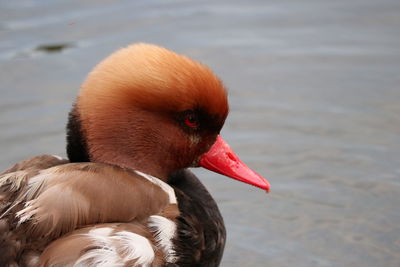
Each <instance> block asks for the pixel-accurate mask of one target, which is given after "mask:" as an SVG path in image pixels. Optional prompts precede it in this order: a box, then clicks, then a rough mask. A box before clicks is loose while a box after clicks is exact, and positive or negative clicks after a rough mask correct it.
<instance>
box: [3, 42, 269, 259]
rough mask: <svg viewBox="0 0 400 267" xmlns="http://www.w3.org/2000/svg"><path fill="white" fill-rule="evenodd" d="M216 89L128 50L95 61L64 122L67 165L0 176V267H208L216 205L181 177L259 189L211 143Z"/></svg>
mask: <svg viewBox="0 0 400 267" xmlns="http://www.w3.org/2000/svg"><path fill="white" fill-rule="evenodd" d="M228 112H229V105H228V96H227V89H226V88H225V86H224V84H223V82H222V81H221V80H220V79H219V78H218V77H217V76H216V74H214V73H213V71H212V70H211V69H210V68H208V67H207V66H206V65H204V64H202V63H200V62H198V61H195V60H192V59H190V58H189V57H187V56H184V55H181V54H177V53H175V52H173V51H171V50H168V49H166V48H163V47H160V46H157V45H153V44H147V43H136V44H132V45H129V46H127V47H124V48H121V49H119V50H117V51H116V52H114V53H112V54H111V55H110V56H108V57H107V58H106V59H104V60H103V61H101V62H100V63H99V64H98V65H97V66H95V67H94V69H93V70H92V71H91V72H90V73H89V74H88V76H87V78H86V80H85V81H84V82H83V84H82V86H81V88H80V91H79V94H78V96H77V97H76V101H75V102H74V104H73V105H72V109H71V111H70V113H69V116H68V123H67V127H66V139H67V145H66V152H67V156H68V159H64V158H62V157H59V156H55V155H48V154H43V155H39V156H34V157H32V158H28V159H25V160H23V161H21V162H18V163H16V164H15V165H14V166H12V167H10V168H9V169H7V170H6V171H4V172H3V173H1V175H0V251H1V253H0V266H218V265H219V264H220V261H221V258H222V255H223V250H224V246H225V241H226V230H225V226H224V221H223V218H222V216H221V213H220V211H219V209H218V206H217V204H216V202H215V201H214V199H213V198H212V196H211V195H210V193H209V192H208V191H207V189H206V188H205V187H204V185H203V184H202V183H201V182H200V180H199V179H198V178H197V177H196V176H195V175H194V174H193V172H192V171H190V170H189V169H188V168H194V167H203V168H206V169H209V170H210V171H213V172H216V173H220V174H222V175H225V176H227V177H230V178H233V179H236V180H239V181H241V182H244V183H247V184H249V185H252V186H256V187H259V188H261V189H263V190H265V191H267V192H268V191H269V190H270V184H269V182H268V181H267V180H266V179H265V178H263V177H262V176H261V175H259V174H258V173H256V172H255V171H253V170H252V169H250V168H249V167H248V166H246V165H245V164H244V163H243V162H242V161H241V160H240V158H239V157H238V156H237V155H236V154H235V153H234V151H233V150H232V149H231V148H230V146H229V145H228V143H227V142H226V141H225V140H224V139H223V138H222V137H221V135H220V131H221V129H222V126H223V125H224V122H225V120H226V117H227V115H228Z"/></svg>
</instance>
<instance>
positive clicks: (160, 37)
mask: <svg viewBox="0 0 400 267" xmlns="http://www.w3.org/2000/svg"><path fill="white" fill-rule="evenodd" d="M0 7H1V8H0V18H1V20H0V92H1V98H0V129H1V131H0V145H1V149H2V153H1V156H0V167H1V169H5V168H7V167H8V166H10V165H11V164H12V163H13V162H15V161H18V160H21V159H24V158H26V157H29V156H32V155H35V154H40V153H51V154H59V155H65V153H64V146H65V141H64V125H65V121H66V114H67V112H68V110H69V108H70V105H71V103H72V101H73V100H74V96H75V95H76V93H77V91H78V88H79V86H80V84H81V82H82V81H83V79H84V78H85V76H86V74H87V73H88V72H89V71H90V69H91V68H92V67H93V66H94V65H95V64H96V63H97V62H98V61H99V60H101V59H102V58H104V57H105V56H106V55H108V54H109V53H111V52H112V51H114V50H115V49H117V48H119V47H122V46H125V45H128V44H130V43H133V42H138V41H145V42H151V43H156V44H160V45H163V46H166V47H168V48H170V49H173V50H175V51H177V52H180V53H184V54H186V55H189V56H191V57H194V58H196V59H198V60H200V61H202V62H204V63H206V64H208V65H209V66H210V67H211V68H213V69H214V70H215V71H216V72H217V74H218V75H219V76H220V77H221V78H222V79H223V80H224V81H225V83H226V85H227V87H228V88H229V90H230V103H231V113H230V116H229V119H228V120H227V122H226V125H225V128H224V130H223V135H224V136H225V139H227V140H228V141H229V142H230V143H231V145H232V147H233V148H234V149H235V150H236V152H237V153H238V154H239V155H240V156H241V157H242V159H243V160H244V161H246V162H247V163H248V164H249V165H250V166H251V167H252V168H254V169H255V170H257V171H258V172H260V173H262V174H264V175H265V176H267V177H269V180H270V182H271V184H272V191H271V193H270V194H269V195H266V194H265V193H264V192H262V191H261V190H258V189H256V188H251V187H249V186H247V185H244V184H240V183H237V182H235V181H232V180H228V179H225V178H224V177H222V176H219V175H217V174H213V173H210V172H207V171H202V170H197V171H196V173H197V174H199V176H201V178H202V180H203V181H204V183H205V184H206V185H207V187H208V188H209V190H210V191H211V193H212V194H213V196H214V197H215V198H216V200H217V202H218V203H219V207H220V209H221V211H222V213H223V216H224V218H225V223H226V226H227V230H228V241H227V246H226V250H225V255H224V258H223V262H222V266H400V88H399V86H400V16H399V14H400V2H399V1H397V0H393V1H391V0H380V1H373V0H348V1H345V0H340V1H327V0H325V1H323V0H322V1H321V0H318V1H317V0H301V1H298V0H283V1H272V0H268V1H160V0H158V1H111V0H110V1H107V0H103V1H77V0H72V1H52V0H42V1H39V0H37V1H29V0H18V1H8V0H1V1H0Z"/></svg>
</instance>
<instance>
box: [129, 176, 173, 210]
mask: <svg viewBox="0 0 400 267" xmlns="http://www.w3.org/2000/svg"><path fill="white" fill-rule="evenodd" d="M135 172H136V173H137V174H139V175H140V176H142V177H143V178H146V179H147V180H149V181H150V182H152V183H153V184H155V185H158V186H159V187H160V188H161V189H162V190H164V192H165V193H167V194H168V197H169V203H170V204H176V196H175V191H174V189H173V188H172V187H171V186H170V185H169V184H167V183H165V182H163V181H162V180H161V179H158V178H157V177H154V176H151V175H149V174H145V173H143V172H141V171H135Z"/></svg>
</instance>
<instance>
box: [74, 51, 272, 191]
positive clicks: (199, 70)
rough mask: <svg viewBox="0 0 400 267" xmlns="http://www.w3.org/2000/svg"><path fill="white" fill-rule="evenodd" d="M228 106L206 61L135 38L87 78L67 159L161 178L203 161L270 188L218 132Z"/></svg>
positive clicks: (240, 178)
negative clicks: (138, 42)
mask: <svg viewBox="0 0 400 267" xmlns="http://www.w3.org/2000/svg"><path fill="white" fill-rule="evenodd" d="M228 110H229V107H228V100H227V92H226V89H225V87H224V85H223V83H222V82H221V81H220V79H219V78H218V77H217V76H216V75H215V74H214V73H213V72H212V71H211V70H210V69H209V68H208V67H206V66H205V65H203V64H201V63H198V62H196V61H193V60H191V59H189V58H187V57H185V56H182V55H178V54H176V53H174V52H172V51H169V50H167V49H165V48H162V47H159V46H155V45H149V44H135V45H132V46H129V47H126V48H123V49H120V50H119V51H117V52H115V53H114V54H112V55H111V56H109V57H108V58H106V59H105V60H104V61H102V62H100V63H99V64H98V65H97V66H96V67H95V68H94V69H93V71H92V72H91V73H90V74H89V75H88V77H87V79H86V81H85V82H84V83H83V85H82V87H81V91H80V94H79V95H78V98H77V101H76V103H75V105H74V108H73V110H72V111H71V113H70V118H69V123H68V126H67V130H68V132H67V141H68V145H67V153H68V157H69V158H70V160H71V161H72V162H76V161H93V162H102V163H108V164H113V165H117V166H120V167H124V168H129V169H135V170H139V171H142V172H145V173H148V174H150V175H153V176H156V177H158V178H160V179H163V180H167V177H168V175H169V174H171V173H173V172H175V171H177V170H180V169H183V168H188V167H199V166H202V167H205V168H207V169H210V170H212V171H215V172H219V173H221V174H224V175H226V176H229V177H232V178H234V179H237V180H240V181H242V182H245V183H249V184H252V185H255V186H258V187H260V188H263V189H265V190H267V191H268V190H269V184H268V182H267V181H266V180H265V179H264V178H262V177H261V176H259V175H258V174H256V173H255V172H254V171H252V170H251V169H249V168H248V167H247V166H246V165H244V164H243V163H242V162H241V161H240V160H239V158H238V157H237V156H236V155H235V154H234V153H233V151H232V150H231V149H230V148H229V146H228V145H227V144H226V142H225V141H224V140H223V139H222V138H221V137H220V136H219V132H220V130H221V128H222V126H223V124H224V122H225V119H226V116H227V115H228Z"/></svg>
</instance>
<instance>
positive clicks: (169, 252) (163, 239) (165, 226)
mask: <svg viewBox="0 0 400 267" xmlns="http://www.w3.org/2000/svg"><path fill="white" fill-rule="evenodd" d="M148 226H149V227H150V230H151V231H152V232H153V235H154V238H155V240H156V241H157V246H158V247H160V248H161V249H162V250H163V251H164V253H165V255H166V260H167V262H170V263H174V262H175V261H176V260H177V258H176V255H175V251H174V250H173V244H172V239H173V238H174V236H175V233H176V224H175V223H174V222H173V221H171V220H169V219H167V218H165V217H162V216H158V215H153V216H150V218H149V220H148Z"/></svg>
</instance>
